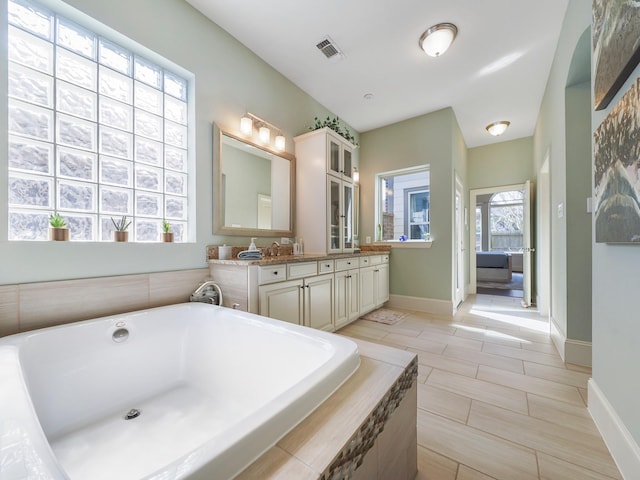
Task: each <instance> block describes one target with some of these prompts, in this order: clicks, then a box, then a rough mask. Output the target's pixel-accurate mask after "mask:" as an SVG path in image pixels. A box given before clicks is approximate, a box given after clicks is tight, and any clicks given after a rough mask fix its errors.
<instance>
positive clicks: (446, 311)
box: [387, 295, 453, 316]
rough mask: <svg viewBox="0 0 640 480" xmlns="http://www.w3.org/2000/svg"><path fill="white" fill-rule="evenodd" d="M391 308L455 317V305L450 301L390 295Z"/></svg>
mask: <svg viewBox="0 0 640 480" xmlns="http://www.w3.org/2000/svg"><path fill="white" fill-rule="evenodd" d="M387 305H388V306H389V307H395V308H401V309H404V310H413V311H416V312H426V313H433V314H436V315H449V316H452V315H453V303H452V302H451V301H449V300H436V299H433V298H424V297H409V296H407V295H389V303H387Z"/></svg>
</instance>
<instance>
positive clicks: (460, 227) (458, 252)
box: [453, 174, 465, 308]
mask: <svg viewBox="0 0 640 480" xmlns="http://www.w3.org/2000/svg"><path fill="white" fill-rule="evenodd" d="M464 219H465V208H464V188H463V186H462V181H461V180H460V178H459V177H458V175H457V174H456V181H455V189H454V193H453V224H454V225H453V259H454V260H453V300H454V307H455V308H458V306H459V305H460V304H461V303H462V302H463V301H464V297H465V294H464V292H465V281H464V280H465V279H464Z"/></svg>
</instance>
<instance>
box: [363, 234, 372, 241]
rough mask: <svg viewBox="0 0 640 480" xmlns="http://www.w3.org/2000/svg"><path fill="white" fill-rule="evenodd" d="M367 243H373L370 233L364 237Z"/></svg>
mask: <svg viewBox="0 0 640 480" xmlns="http://www.w3.org/2000/svg"><path fill="white" fill-rule="evenodd" d="M364 241H365V243H371V237H370V236H369V235H367V237H366V238H365V239H364Z"/></svg>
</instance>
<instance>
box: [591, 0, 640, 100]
mask: <svg viewBox="0 0 640 480" xmlns="http://www.w3.org/2000/svg"><path fill="white" fill-rule="evenodd" d="M592 32H593V61H594V63H595V79H594V85H593V90H594V91H593V94H594V99H595V108H596V110H602V109H603V108H605V107H606V106H607V105H608V104H609V102H610V101H611V99H612V98H613V97H614V95H615V94H616V92H617V91H618V90H619V89H620V87H621V86H622V84H623V83H624V82H625V80H626V79H627V78H628V77H629V75H630V74H631V72H632V71H633V69H634V68H635V67H636V65H637V64H638V61H639V60H640V48H639V47H640V2H638V1H635V0H593V25H592Z"/></svg>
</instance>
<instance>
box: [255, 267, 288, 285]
mask: <svg viewBox="0 0 640 480" xmlns="http://www.w3.org/2000/svg"><path fill="white" fill-rule="evenodd" d="M259 272H260V273H259V274H258V281H259V282H260V285H265V284H267V283H274V282H282V281H284V280H286V279H287V269H286V265H272V266H269V267H260V270H259Z"/></svg>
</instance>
